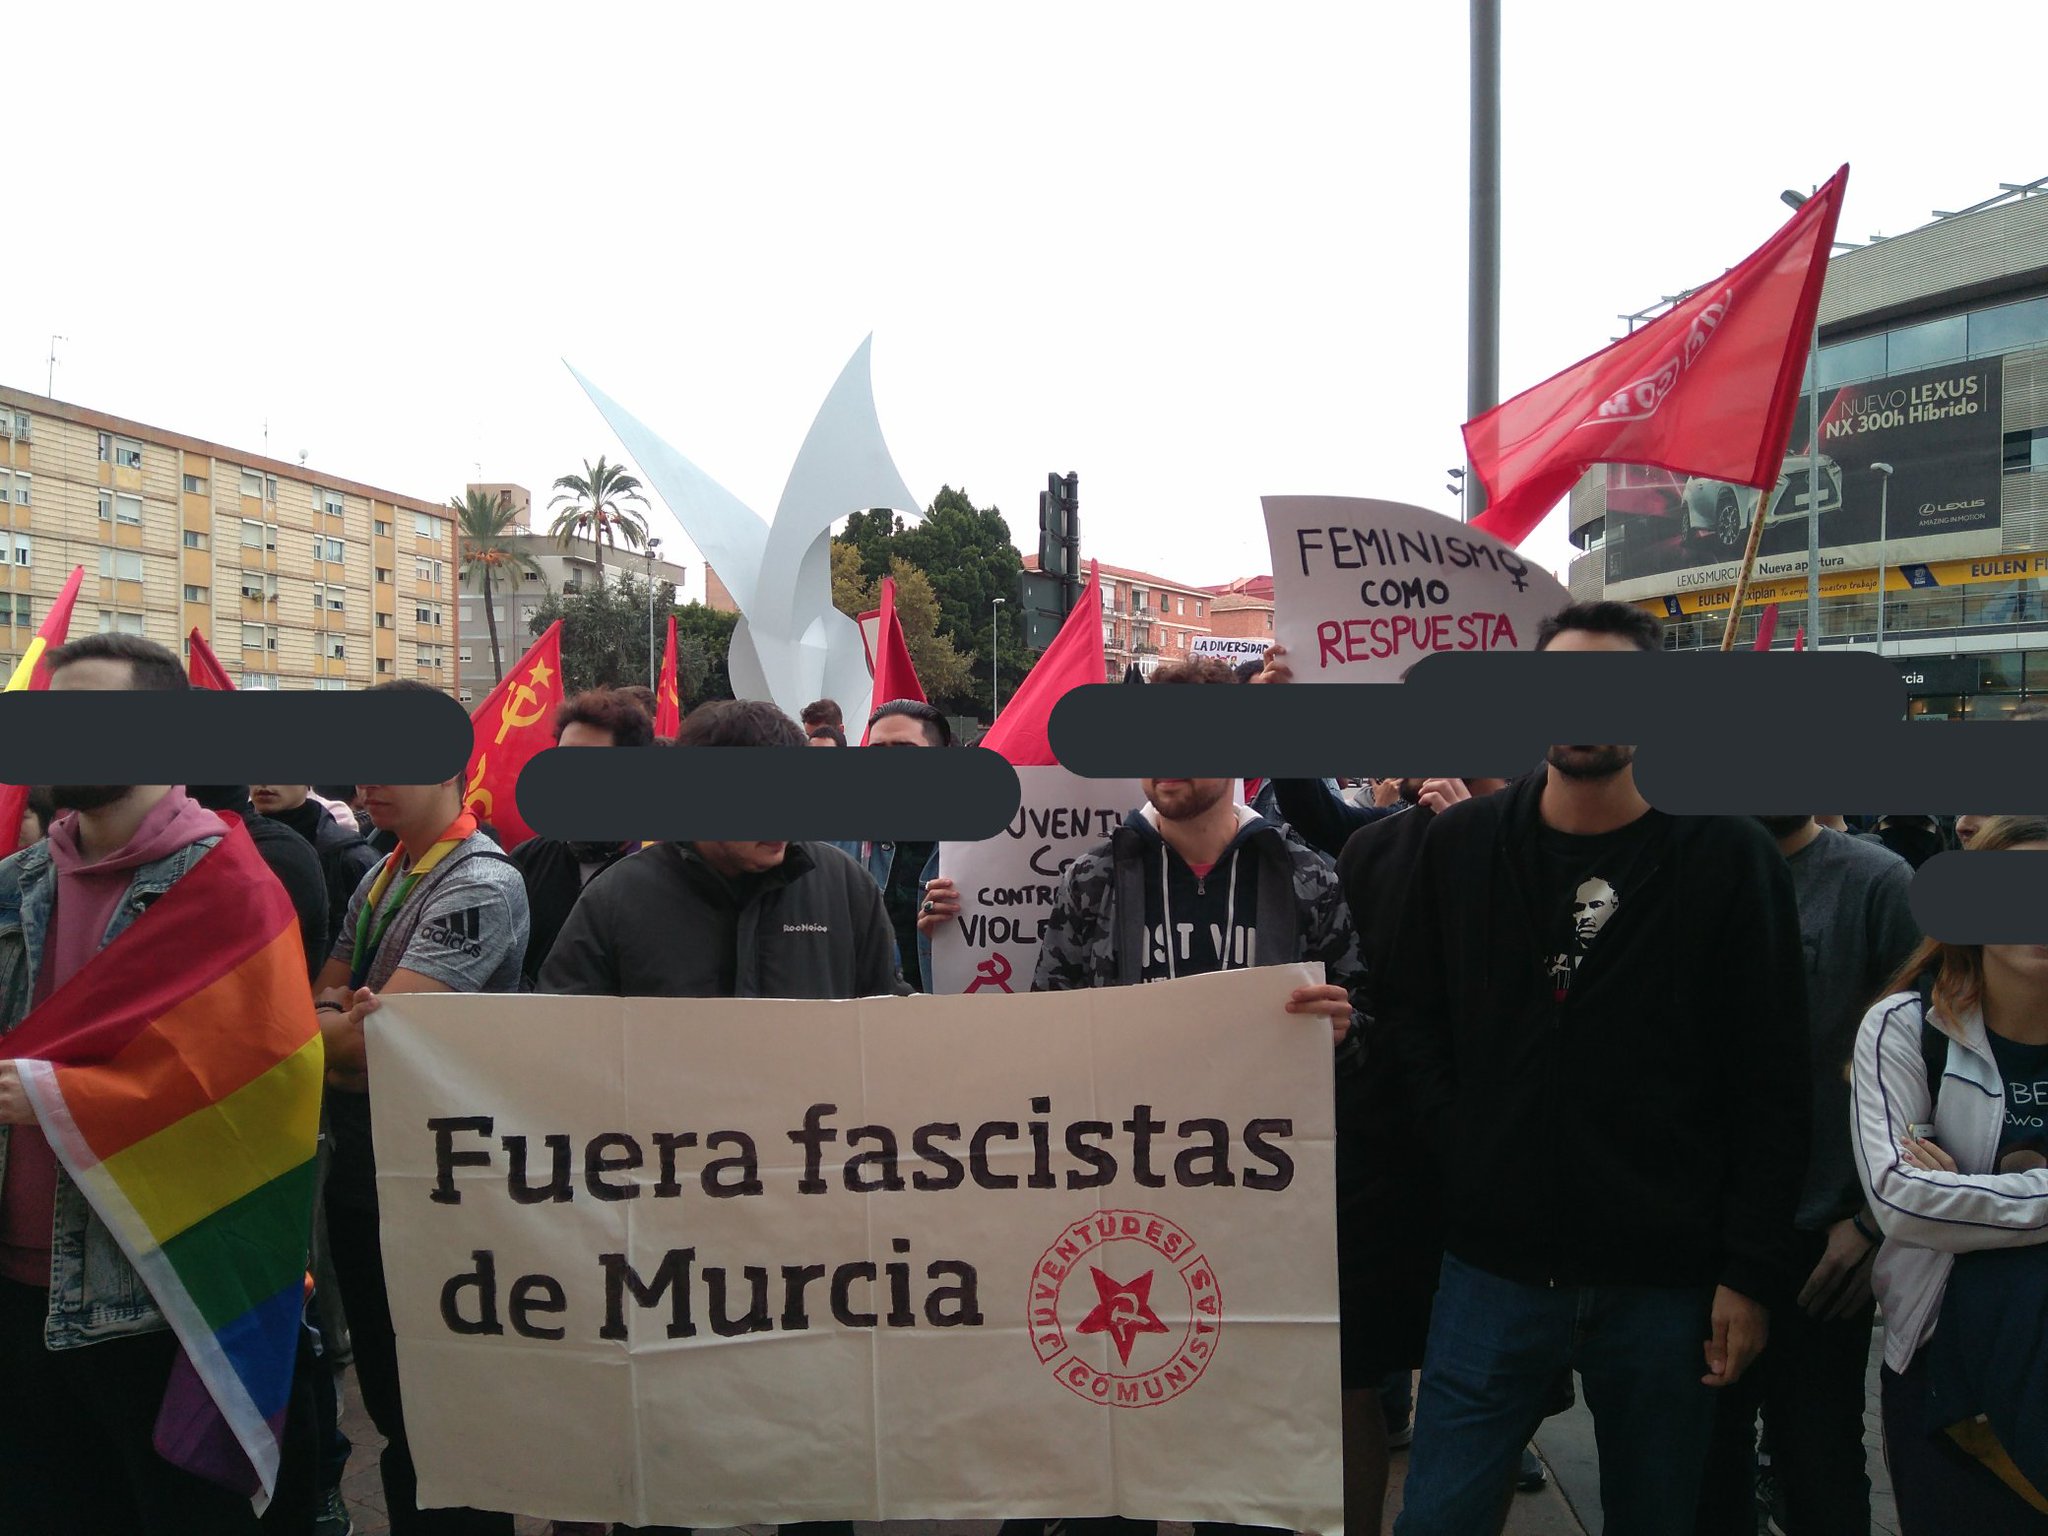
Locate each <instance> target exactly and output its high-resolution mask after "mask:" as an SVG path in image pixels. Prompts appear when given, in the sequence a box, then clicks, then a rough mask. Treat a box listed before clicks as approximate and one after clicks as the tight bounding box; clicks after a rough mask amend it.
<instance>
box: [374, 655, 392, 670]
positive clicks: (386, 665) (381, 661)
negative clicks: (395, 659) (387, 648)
mask: <svg viewBox="0 0 2048 1536" xmlns="http://www.w3.org/2000/svg"><path fill="white" fill-rule="evenodd" d="M377 670H378V671H379V672H384V673H388V672H390V670H391V658H390V657H389V656H379V657H378V658H377Z"/></svg>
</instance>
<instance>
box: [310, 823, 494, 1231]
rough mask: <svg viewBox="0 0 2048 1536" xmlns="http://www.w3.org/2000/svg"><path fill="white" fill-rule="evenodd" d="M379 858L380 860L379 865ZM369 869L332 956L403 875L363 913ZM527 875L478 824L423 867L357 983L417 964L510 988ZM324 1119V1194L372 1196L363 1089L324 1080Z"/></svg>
mask: <svg viewBox="0 0 2048 1536" xmlns="http://www.w3.org/2000/svg"><path fill="white" fill-rule="evenodd" d="M382 867H383V866H382V865H381V864H380V865H379V866H378V868H382ZM376 880H377V871H376V869H372V870H371V871H370V872H369V873H368V874H367V875H365V876H364V877H363V880H362V883H361V884H360V885H358V886H357V887H356V893H355V895H354V896H352V897H351V898H349V904H348V915H347V917H345V918H344V919H343V920H342V925H341V937H340V938H339V939H338V940H336V942H335V946H334V958H335V959H337V960H340V961H342V962H344V963H353V961H354V958H355V947H356V928H357V925H358V924H363V923H368V924H371V925H372V926H371V928H370V931H371V932H372V933H375V932H376V928H375V926H374V924H375V923H376V922H377V921H378V920H379V919H381V918H382V916H383V914H384V912H385V911H387V910H388V909H389V907H390V903H391V901H392V899H393V897H395V896H396V894H397V892H398V888H399V886H400V885H401V884H402V883H403V880H402V878H401V879H396V880H393V881H392V882H391V888H390V889H389V890H387V891H386V892H385V893H384V901H383V903H382V905H381V906H380V907H379V909H378V911H377V912H376V913H375V914H371V913H368V912H367V911H366V910H365V908H366V906H367V904H368V900H369V895H370V887H371V886H372V885H374V884H375V883H376ZM527 929H528V914H527V906H526V883H525V881H524V880H523V879H522V878H521V876H520V873H519V870H518V867H517V866H516V865H514V864H513V863H512V862H511V861H510V860H509V859H507V858H505V856H504V855H503V854H502V853H500V852H499V850H498V845H497V844H496V843H494V842H492V841H491V840H490V839H489V838H488V837H486V836H485V835H484V834H483V833H481V832H476V833H472V834H471V835H470V836H469V838H468V839H467V840H466V841H465V842H464V843H463V844H462V846H461V847H459V848H457V849H455V850H454V851H453V852H452V853H450V854H449V855H448V857H447V858H445V859H444V860H442V861H441V863H440V864H438V865H436V866H435V867H434V869H432V870H431V871H429V872H428V874H427V877H426V878H425V879H424V880H422V881H421V882H420V883H419V886H418V888H417V889H415V890H414V891H413V893H412V896H411V898H410V899H409V900H408V901H407V902H406V903H405V905H404V906H403V907H401V908H399V910H398V915H397V916H395V917H394V918H392V920H391V926H390V927H389V928H388V929H387V930H386V931H385V934H384V938H383V941H382V943H380V944H379V945H378V947H377V952H376V954H375V956H374V957H373V958H372V959H371V961H370V968H369V971H368V973H367V975H365V976H364V978H363V982H362V984H363V985H364V986H366V987H368V988H369V989H370V990H371V991H373V992H377V991H382V990H383V988H384V986H385V985H386V984H387V983H388V982H389V981H390V980H391V978H392V976H393V974H394V973H396V972H398V971H401V970H405V971H415V972H417V973H418V974H420V975H422V976H428V977H432V978H433V979H434V980H435V981H438V982H440V983H441V984H442V985H444V986H446V987H447V988H448V989H449V990H450V991H451V992H517V991H518V990H519V963H520V960H521V958H522V957H523V956H524V955H525V954H526V937H527ZM327 1120H328V1128H329V1130H330V1131H331V1132H332V1133H333V1137H334V1160H333V1162H332V1163H331V1164H330V1165H329V1168H328V1174H327V1198H328V1199H329V1200H330V1201H332V1202H334V1203H336V1204H342V1205H353V1206H368V1205H373V1204H375V1202H376V1198H377V1195H376V1162H375V1159H374V1157H373V1155H372V1152H371V1145H370V1099H369V1096H368V1095H367V1094H361V1093H349V1092H346V1091H344V1090H339V1089H330V1090H329V1092H328V1095H327Z"/></svg>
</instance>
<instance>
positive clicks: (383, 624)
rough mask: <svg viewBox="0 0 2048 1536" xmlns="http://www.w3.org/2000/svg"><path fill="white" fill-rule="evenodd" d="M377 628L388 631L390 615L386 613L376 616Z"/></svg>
mask: <svg viewBox="0 0 2048 1536" xmlns="http://www.w3.org/2000/svg"><path fill="white" fill-rule="evenodd" d="M377 627H378V628H379V629H389V628H390V627H391V615H390V614H388V613H380V614H378V615H377Z"/></svg>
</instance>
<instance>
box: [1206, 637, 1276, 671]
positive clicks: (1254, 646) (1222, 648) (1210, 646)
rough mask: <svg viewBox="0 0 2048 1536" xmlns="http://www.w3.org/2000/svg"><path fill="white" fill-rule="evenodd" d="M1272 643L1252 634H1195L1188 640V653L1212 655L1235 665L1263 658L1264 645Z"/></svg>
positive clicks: (1264, 653) (1264, 652)
mask: <svg viewBox="0 0 2048 1536" xmlns="http://www.w3.org/2000/svg"><path fill="white" fill-rule="evenodd" d="M1272 643H1273V642H1272V641H1271V640H1269V639H1263V638H1256V637H1252V636H1238V635H1197V636H1195V638H1194V639H1192V640H1190V641H1189V642H1188V655H1189V656H1191V657H1197V658H1199V657H1203V656H1213V657H1215V658H1216V659H1217V660H1219V661H1227V662H1229V663H1230V664H1231V665H1232V666H1233V667H1237V666H1242V665H1244V663H1246V662H1248V661H1262V660H1264V659H1265V655H1266V647H1267V646H1269V645H1271V644H1272Z"/></svg>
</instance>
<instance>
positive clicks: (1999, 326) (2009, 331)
mask: <svg viewBox="0 0 2048 1536" xmlns="http://www.w3.org/2000/svg"><path fill="white" fill-rule="evenodd" d="M2043 342H2048V298H2042V299H2027V300H2024V301H2022V302H2021V303H2018V304H1999V305H1996V306H1994V307H1993V308H1991V309H1980V310H1978V311H1977V312H1976V313H1975V314H1973V315H1971V316H1970V356H1972V357H1985V356H1988V355H1990V354H1992V353H1996V352H2017V351H2019V350H2020V349H2021V348H2022V347H2037V346H2039V345H2041V344H2042V343H2043Z"/></svg>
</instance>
